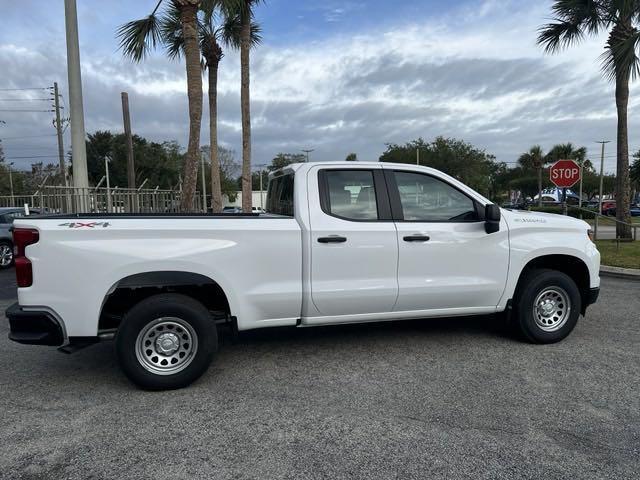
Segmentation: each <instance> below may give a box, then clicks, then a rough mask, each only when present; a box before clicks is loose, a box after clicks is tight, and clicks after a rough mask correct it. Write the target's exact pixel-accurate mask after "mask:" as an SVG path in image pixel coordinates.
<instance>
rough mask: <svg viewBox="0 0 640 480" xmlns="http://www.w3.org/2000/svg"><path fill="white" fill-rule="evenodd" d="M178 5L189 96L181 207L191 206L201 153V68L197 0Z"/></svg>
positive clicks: (186, 208) (192, 206) (185, 209)
mask: <svg viewBox="0 0 640 480" xmlns="http://www.w3.org/2000/svg"><path fill="white" fill-rule="evenodd" d="M184 3H187V2H183V4H182V5H181V6H180V22H181V24H182V34H183V36H184V56H185V60H186V66H187V96H188V98H189V145H188V148H187V158H186V159H185V164H184V183H183V186H182V200H181V203H180V209H181V210H182V211H190V210H193V209H194V204H193V201H194V198H195V193H196V183H197V181H198V160H199V156H200V127H201V125H202V70H201V67H200V45H199V43H198V32H197V12H198V7H197V4H198V2H194V1H190V2H188V4H187V5H184Z"/></svg>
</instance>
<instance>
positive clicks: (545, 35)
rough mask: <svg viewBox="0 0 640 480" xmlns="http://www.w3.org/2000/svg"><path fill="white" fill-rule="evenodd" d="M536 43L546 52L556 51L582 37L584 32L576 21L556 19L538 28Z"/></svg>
mask: <svg viewBox="0 0 640 480" xmlns="http://www.w3.org/2000/svg"><path fill="white" fill-rule="evenodd" d="M538 32H539V34H538V40H537V43H538V45H542V46H543V47H544V51H545V52H546V53H556V52H558V51H559V50H562V49H563V48H567V47H570V46H571V45H574V44H576V43H579V42H580V41H582V40H583V39H584V32H583V30H582V27H581V26H580V24H578V23H573V22H570V21H564V20H557V21H556V22H555V23H549V24H547V25H544V26H542V27H540V28H539V29H538Z"/></svg>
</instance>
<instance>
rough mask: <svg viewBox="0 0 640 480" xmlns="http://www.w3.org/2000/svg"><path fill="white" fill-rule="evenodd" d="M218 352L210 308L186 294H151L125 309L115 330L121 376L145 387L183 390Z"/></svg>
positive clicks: (205, 368) (216, 333) (147, 388)
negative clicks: (122, 374) (123, 374)
mask: <svg viewBox="0 0 640 480" xmlns="http://www.w3.org/2000/svg"><path fill="white" fill-rule="evenodd" d="M217 350H218V332H217V328H216V325H215V323H214V321H213V318H212V317H211V315H210V314H209V311H208V310H207V309H206V308H205V307H204V305H202V304H201V303H200V302H198V301H196V300H194V299H193V298H191V297H187V296H185V295H179V294H175V293H167V294H161V295H154V296H153V297H149V298H147V299H145V300H142V301H141V302H140V303H138V304H136V305H135V306H134V307H133V308H131V310H129V311H128V312H127V313H126V314H125V316H124V318H123V320H122V323H121V324H120V327H119V328H118V332H117V333H116V355H117V357H118V362H119V364H120V367H121V368H122V370H123V372H124V373H125V375H126V376H127V377H128V378H129V380H131V381H132V382H133V383H135V384H136V385H137V386H139V387H141V388H143V389H145V390H173V389H176V388H183V387H186V386H187V385H189V384H191V383H192V382H194V381H195V380H197V379H198V378H199V377H200V376H201V375H202V374H203V373H204V372H206V371H207V369H208V368H209V365H210V364H211V361H212V359H213V356H214V354H215V353H216V351H217Z"/></svg>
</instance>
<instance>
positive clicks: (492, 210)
mask: <svg viewBox="0 0 640 480" xmlns="http://www.w3.org/2000/svg"><path fill="white" fill-rule="evenodd" d="M484 220H485V224H484V230H485V231H486V232H487V233H496V232H497V231H499V230H500V207H499V206H498V205H496V204H495V203H490V204H489V205H487V206H485V207H484Z"/></svg>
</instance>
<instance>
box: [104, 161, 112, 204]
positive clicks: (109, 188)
mask: <svg viewBox="0 0 640 480" xmlns="http://www.w3.org/2000/svg"><path fill="white" fill-rule="evenodd" d="M110 161H111V159H110V158H109V157H108V156H106V157H104V175H105V178H106V179H107V213H111V182H110V181H109V162H110Z"/></svg>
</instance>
